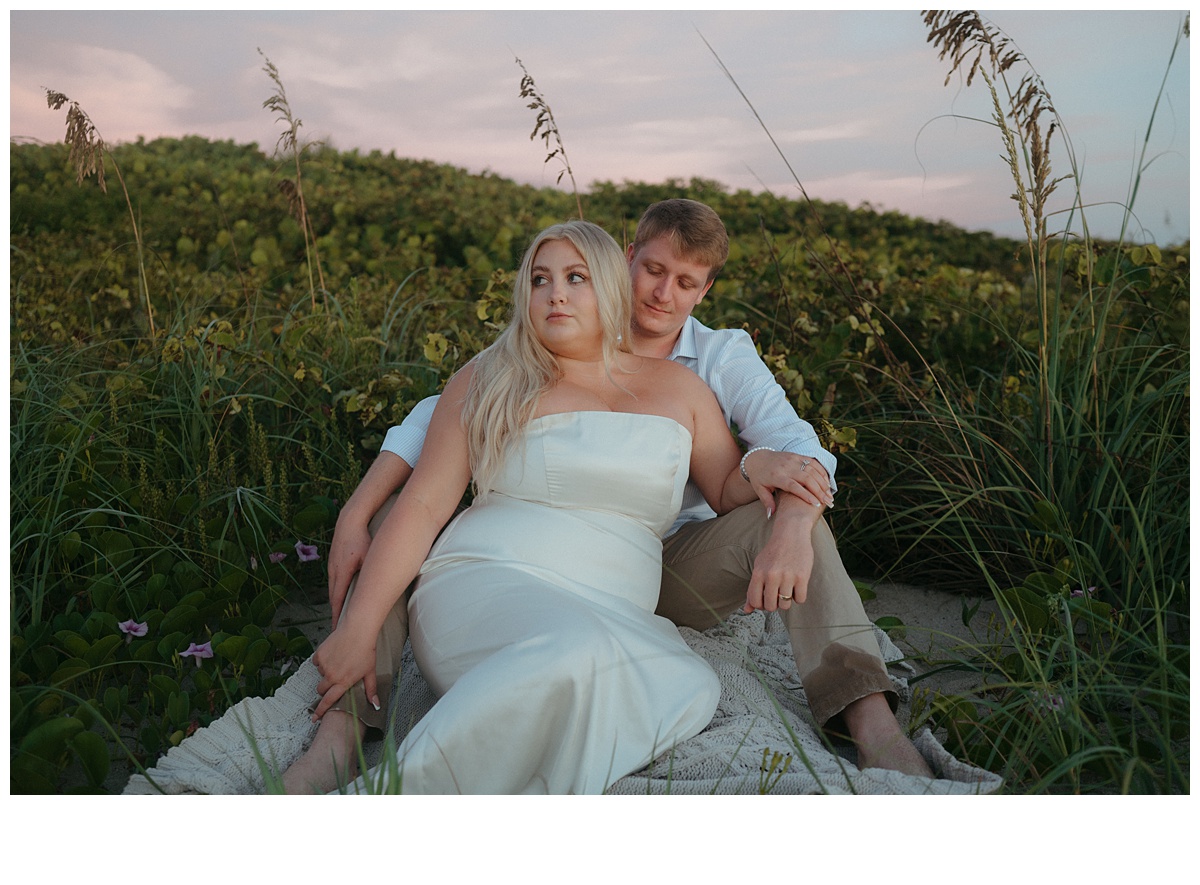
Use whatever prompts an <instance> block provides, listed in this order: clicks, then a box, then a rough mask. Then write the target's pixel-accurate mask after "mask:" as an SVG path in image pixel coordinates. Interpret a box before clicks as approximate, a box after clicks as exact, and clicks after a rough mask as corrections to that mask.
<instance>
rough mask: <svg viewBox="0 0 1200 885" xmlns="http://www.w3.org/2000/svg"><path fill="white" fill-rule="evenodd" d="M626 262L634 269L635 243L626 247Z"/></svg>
mask: <svg viewBox="0 0 1200 885" xmlns="http://www.w3.org/2000/svg"><path fill="white" fill-rule="evenodd" d="M625 261H626V262H627V263H628V264H629V266H630V267H633V243H630V244H629V245H628V246H626V247H625Z"/></svg>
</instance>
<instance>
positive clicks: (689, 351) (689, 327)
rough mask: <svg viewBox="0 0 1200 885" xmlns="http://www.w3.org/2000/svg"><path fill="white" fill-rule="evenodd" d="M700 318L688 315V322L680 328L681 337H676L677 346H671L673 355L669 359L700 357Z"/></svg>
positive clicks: (693, 358) (694, 358)
mask: <svg viewBox="0 0 1200 885" xmlns="http://www.w3.org/2000/svg"><path fill="white" fill-rule="evenodd" d="M697 322H698V320H697V319H696V318H695V317H691V316H690V317H688V318H687V322H685V323H684V324H683V328H682V329H680V330H679V337H678V338H676V339H675V346H674V347H673V348H671V355H670V356H669V357H667V359H670V360H674V359H691V360H696V359H699V358H700V354H699V353H698V352H697V350H696V323H697Z"/></svg>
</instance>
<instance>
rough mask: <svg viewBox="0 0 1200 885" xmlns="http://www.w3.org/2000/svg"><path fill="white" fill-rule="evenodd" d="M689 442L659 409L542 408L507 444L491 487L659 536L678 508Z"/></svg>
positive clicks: (668, 524)
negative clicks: (619, 520) (603, 515)
mask: <svg viewBox="0 0 1200 885" xmlns="http://www.w3.org/2000/svg"><path fill="white" fill-rule="evenodd" d="M691 442H692V441H691V436H690V434H689V433H688V432H687V431H686V430H685V429H684V428H683V427H682V426H681V425H680V424H679V423H678V422H676V421H674V420H672V419H670V418H664V417H662V416H660V415H639V414H632V413H629V412H560V413H558V414H553V415H546V416H544V417H541V418H535V419H534V420H533V421H532V422H531V423H530V425H529V427H528V428H527V429H526V431H525V435H524V439H523V441H522V442H521V443H518V444H517V445H515V446H514V447H513V450H512V452H511V454H510V455H509V457H508V459H507V461H506V462H505V464H504V467H503V469H502V470H501V471H500V473H499V475H498V476H497V477H496V481H495V482H494V483H493V484H492V493H493V494H500V495H505V496H508V497H510V498H516V499H520V500H525V501H534V502H540V503H543V504H546V505H548V506H550V507H559V508H583V509H586V510H595V511H606V512H609V513H612V514H614V515H618V516H622V517H625V518H627V519H632V520H635V521H637V522H639V523H641V524H642V525H644V526H646V528H648V529H649V530H650V531H652V532H654V533H655V534H656V535H658V536H659V537H661V536H662V535H663V533H665V532H666V531H667V529H669V528H670V527H671V524H672V523H673V521H674V519H675V517H676V515H677V514H678V512H679V507H680V504H681V501H682V495H683V487H684V484H685V483H686V482H687V477H688V460H689V458H690V457H691ZM522 445H523V447H524V450H523V451H522Z"/></svg>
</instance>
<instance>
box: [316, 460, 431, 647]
mask: <svg viewBox="0 0 1200 885" xmlns="http://www.w3.org/2000/svg"><path fill="white" fill-rule="evenodd" d="M412 471H413V469H412V466H411V465H410V464H409V463H408V462H407V461H405V460H404V459H403V458H399V457H397V456H396V455H393V454H392V453H391V452H380V453H379V456H378V457H377V458H376V459H375V461H374V463H372V464H371V467H370V469H369V470H367V473H366V476H364V477H363V478H362V481H361V482H360V483H359V484H358V488H356V489H355V490H354V494H352V495H351V496H350V500H348V501H347V502H346V504H345V506H344V507H342V509H341V512H340V513H338V518H337V525H335V526H334V529H333V541H332V542H331V543H330V545H329V603H330V606H331V607H332V614H333V626H335V627H336V626H337V622H338V618H339V617H341V614H342V605H343V604H344V603H345V601H346V591H347V590H348V589H349V587H350V581H351V580H352V579H353V578H354V576H355V575H356V574H357V573H358V570H359V569H360V568H361V567H362V563H363V560H364V559H365V558H366V556H367V548H368V547H370V546H371V532H370V528H369V526H370V524H371V519H372V518H373V517H374V516H375V514H376V513H377V512H378V511H379V508H380V507H382V506H383V505H384V503H385V502H386V501H387V499H388V498H389V497H391V495H392V493H393V492H395V491H396V490H397V489H398V488H400V486H402V485H404V483H406V482H408V478H409V477H410V476H412Z"/></svg>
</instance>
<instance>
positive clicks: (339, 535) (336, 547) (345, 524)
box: [329, 518, 371, 627]
mask: <svg viewBox="0 0 1200 885" xmlns="http://www.w3.org/2000/svg"><path fill="white" fill-rule="evenodd" d="M370 546H371V533H370V532H369V531H368V530H367V523H365V522H361V521H360V520H355V519H351V518H347V519H346V520H345V521H343V520H342V519H338V522H337V525H336V526H335V527H334V530H333V541H332V542H331V543H330V545H329V605H330V607H331V609H332V613H333V626H334V627H337V623H338V618H340V617H341V614H342V606H343V605H344V604H345V602H346V591H347V590H348V589H349V587H350V581H351V580H353V578H354V576H355V575H356V574H358V570H359V569H360V568H362V564H363V560H364V559H366V557H367V548H368V547H370Z"/></svg>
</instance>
